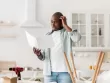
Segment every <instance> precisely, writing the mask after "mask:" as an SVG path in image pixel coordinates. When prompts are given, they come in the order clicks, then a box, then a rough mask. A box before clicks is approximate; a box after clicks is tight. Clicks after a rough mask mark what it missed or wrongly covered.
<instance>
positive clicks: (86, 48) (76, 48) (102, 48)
mask: <svg viewBox="0 0 110 83" xmlns="http://www.w3.org/2000/svg"><path fill="white" fill-rule="evenodd" d="M72 50H73V51H80V52H98V51H110V47H73V48H72Z"/></svg>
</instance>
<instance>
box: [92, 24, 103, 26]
mask: <svg viewBox="0 0 110 83" xmlns="http://www.w3.org/2000/svg"><path fill="white" fill-rule="evenodd" d="M91 25H103V26H104V24H91Z"/></svg>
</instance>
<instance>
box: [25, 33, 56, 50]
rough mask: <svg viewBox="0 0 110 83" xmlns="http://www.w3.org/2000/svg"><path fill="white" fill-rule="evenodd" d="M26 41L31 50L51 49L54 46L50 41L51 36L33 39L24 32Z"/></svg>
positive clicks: (51, 40)
mask: <svg viewBox="0 0 110 83" xmlns="http://www.w3.org/2000/svg"><path fill="white" fill-rule="evenodd" d="M25 33H26V37H27V41H28V43H29V45H30V46H31V47H32V48H33V47H36V48H39V49H46V48H52V47H53V46H54V42H53V39H52V36H49V35H45V36H42V37H41V36H40V37H34V36H32V35H31V34H29V33H28V32H27V31H25Z"/></svg>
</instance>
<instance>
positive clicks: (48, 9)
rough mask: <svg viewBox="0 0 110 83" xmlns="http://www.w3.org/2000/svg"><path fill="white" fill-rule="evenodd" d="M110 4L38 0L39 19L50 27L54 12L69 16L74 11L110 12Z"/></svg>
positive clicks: (98, 0) (104, 1)
mask: <svg viewBox="0 0 110 83" xmlns="http://www.w3.org/2000/svg"><path fill="white" fill-rule="evenodd" d="M109 3H110V1H109V0H38V8H39V9H38V19H39V21H41V22H42V23H43V24H44V25H45V26H47V27H48V26H49V21H50V18H51V15H52V14H53V13H54V12H57V11H60V12H62V13H63V14H64V15H67V14H68V13H69V12H73V11H92V10H100V11H103V10H104V11H105V10H108V11H109V10H110V5H109Z"/></svg>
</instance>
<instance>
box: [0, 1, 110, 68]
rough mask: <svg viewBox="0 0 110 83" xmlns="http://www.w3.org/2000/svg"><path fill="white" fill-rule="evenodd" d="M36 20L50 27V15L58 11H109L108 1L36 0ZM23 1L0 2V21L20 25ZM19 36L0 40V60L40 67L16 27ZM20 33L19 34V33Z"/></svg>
mask: <svg viewBox="0 0 110 83" xmlns="http://www.w3.org/2000/svg"><path fill="white" fill-rule="evenodd" d="M37 1H38V3H37V9H38V11H37V19H38V21H39V22H40V23H42V24H43V25H44V26H45V27H46V28H47V27H50V19H51V15H52V14H53V13H54V12H56V11H60V12H62V13H63V14H64V15H67V13H68V12H72V11H78V10H82V11H83V10H86V11H90V10H97V9H98V10H110V5H109V2H110V1H109V0H37ZM24 9H25V0H0V20H12V21H14V22H16V23H21V22H22V21H23V19H24ZM16 30H18V33H19V36H18V38H17V39H14V40H2V39H0V50H1V51H0V60H16V61H17V64H18V65H19V66H33V67H37V66H39V67H42V66H41V65H42V63H41V62H40V61H39V60H38V59H37V57H36V56H35V55H34V54H33V52H32V49H31V48H30V47H29V46H28V43H27V41H26V37H25V34H24V32H23V30H22V29H20V30H19V27H17V29H16ZM20 31H21V32H20Z"/></svg>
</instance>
